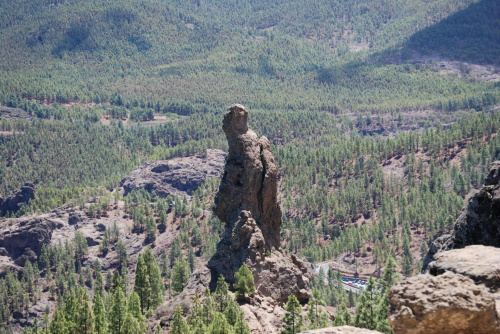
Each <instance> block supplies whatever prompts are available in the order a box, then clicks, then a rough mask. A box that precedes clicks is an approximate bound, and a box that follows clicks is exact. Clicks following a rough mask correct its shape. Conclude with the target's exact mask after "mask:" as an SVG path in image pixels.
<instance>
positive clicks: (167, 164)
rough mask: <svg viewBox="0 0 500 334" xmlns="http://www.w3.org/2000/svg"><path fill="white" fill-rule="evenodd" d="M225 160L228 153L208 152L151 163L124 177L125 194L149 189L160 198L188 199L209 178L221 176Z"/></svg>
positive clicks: (219, 151)
mask: <svg viewBox="0 0 500 334" xmlns="http://www.w3.org/2000/svg"><path fill="white" fill-rule="evenodd" d="M225 157H226V153H225V152H223V151H221V150H213V149H209V150H207V153H206V155H205V156H191V157H181V158H174V159H170V160H158V161H150V162H147V163H145V164H143V165H142V166H140V167H139V168H137V169H135V170H134V171H133V172H132V173H131V174H130V175H129V176H127V177H126V178H124V179H123V180H122V182H121V186H122V187H123V189H124V190H125V195H126V194H128V193H129V192H131V191H132V190H139V189H146V190H147V191H149V192H155V193H156V194H157V195H158V196H160V197H166V196H167V195H174V196H178V197H182V196H187V197H189V195H191V194H192V192H193V191H195V190H196V189H198V187H199V186H201V185H202V184H203V183H204V182H205V180H206V179H207V178H218V177H220V175H221V173H222V169H223V168H224V159H225Z"/></svg>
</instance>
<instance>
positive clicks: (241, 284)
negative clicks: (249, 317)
mask: <svg viewBox="0 0 500 334" xmlns="http://www.w3.org/2000/svg"><path fill="white" fill-rule="evenodd" d="M234 278H235V279H236V283H235V284H234V288H235V289H236V299H238V300H246V299H247V294H248V295H253V294H254V293H255V283H254V281H253V274H252V272H251V271H250V269H248V267H247V265H246V264H245V263H243V264H242V265H241V267H240V269H238V271H237V272H236V273H235V274H234Z"/></svg>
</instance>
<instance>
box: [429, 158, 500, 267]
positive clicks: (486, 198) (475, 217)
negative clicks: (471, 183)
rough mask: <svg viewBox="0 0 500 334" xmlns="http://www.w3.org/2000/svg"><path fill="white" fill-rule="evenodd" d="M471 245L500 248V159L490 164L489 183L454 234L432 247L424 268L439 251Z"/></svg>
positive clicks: (475, 195)
mask: <svg viewBox="0 0 500 334" xmlns="http://www.w3.org/2000/svg"><path fill="white" fill-rule="evenodd" d="M469 245H485V246H494V247H500V161H495V162H493V163H492V164H491V166H490V172H489V174H488V176H487V177H486V180H485V185H484V186H482V187H481V188H479V190H477V191H474V192H473V193H472V195H471V196H470V197H469V199H468V201H467V205H466V206H465V208H464V210H463V211H462V213H461V214H460V216H459V217H458V218H457V221H456V222H455V225H454V230H453V234H452V235H446V234H445V235H442V236H440V237H439V238H437V239H436V240H434V241H433V243H432V244H431V246H430V247H429V252H428V253H427V255H426V257H425V259H424V263H423V268H422V271H426V270H427V266H428V264H429V263H430V262H431V261H433V259H434V255H435V254H436V253H438V252H442V251H446V250H450V249H457V248H464V247H466V246H469Z"/></svg>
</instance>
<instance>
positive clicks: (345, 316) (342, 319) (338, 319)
mask: <svg viewBox="0 0 500 334" xmlns="http://www.w3.org/2000/svg"><path fill="white" fill-rule="evenodd" d="M351 322H352V319H351V313H349V310H348V309H347V306H346V304H345V303H344V302H343V303H342V304H340V308H339V309H338V310H337V313H335V320H334V321H333V326H349V325H351Z"/></svg>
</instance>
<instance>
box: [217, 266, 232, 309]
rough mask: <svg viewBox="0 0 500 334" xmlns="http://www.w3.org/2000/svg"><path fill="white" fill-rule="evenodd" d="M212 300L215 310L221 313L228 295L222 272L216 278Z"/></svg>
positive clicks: (226, 303) (226, 302)
mask: <svg viewBox="0 0 500 334" xmlns="http://www.w3.org/2000/svg"><path fill="white" fill-rule="evenodd" d="M214 300H215V303H216V305H217V311H219V312H221V313H223V312H224V310H225V309H226V307H227V305H228V303H229V300H230V297H229V290H228V285H227V283H226V280H225V279H224V276H222V274H220V275H219V278H218V279H217V287H216V289H215V295H214Z"/></svg>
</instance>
